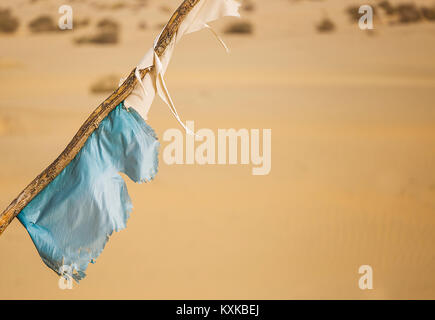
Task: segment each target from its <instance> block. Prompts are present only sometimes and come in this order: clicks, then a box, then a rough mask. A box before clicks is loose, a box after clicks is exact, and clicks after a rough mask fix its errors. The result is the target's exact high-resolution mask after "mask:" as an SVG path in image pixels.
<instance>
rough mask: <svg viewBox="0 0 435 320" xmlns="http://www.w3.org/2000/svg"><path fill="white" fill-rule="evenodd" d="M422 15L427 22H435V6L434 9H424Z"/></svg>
mask: <svg viewBox="0 0 435 320" xmlns="http://www.w3.org/2000/svg"><path fill="white" fill-rule="evenodd" d="M421 13H422V15H423V17H424V18H425V19H426V20H429V21H435V6H434V7H432V8H428V7H423V8H421Z"/></svg>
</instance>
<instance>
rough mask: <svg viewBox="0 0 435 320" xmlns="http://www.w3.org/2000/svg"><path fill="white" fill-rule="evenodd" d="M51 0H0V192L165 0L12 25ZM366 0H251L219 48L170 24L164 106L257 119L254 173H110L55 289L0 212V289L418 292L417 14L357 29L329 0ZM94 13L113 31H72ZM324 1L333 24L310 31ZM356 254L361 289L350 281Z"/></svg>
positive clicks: (160, 121) (428, 84)
mask: <svg viewBox="0 0 435 320" xmlns="http://www.w3.org/2000/svg"><path fill="white" fill-rule="evenodd" d="M64 2H65V1H57V0H52V1H36V2H32V3H30V1H24V0H13V1H12V0H8V1H6V2H5V1H3V2H2V6H6V7H10V8H11V10H13V14H14V15H16V16H18V17H19V20H20V27H19V29H18V30H17V32H16V33H14V34H12V35H9V34H8V35H5V34H0V46H1V48H2V50H1V52H0V150H1V156H0V208H5V207H6V206H7V205H8V204H9V203H10V201H11V200H12V199H13V198H14V197H15V196H17V194H18V193H19V192H20V191H21V190H22V188H23V187H24V186H26V185H27V183H29V182H30V181H31V180H32V179H33V178H34V177H35V176H36V175H37V174H38V173H39V172H40V171H41V170H42V169H44V168H45V167H46V166H47V165H48V164H49V163H50V162H51V161H52V160H53V159H55V158H56V156H57V155H58V154H59V153H60V152H61V151H62V150H63V148H64V147H65V146H66V144H67V143H68V142H69V140H70V139H71V137H72V136H73V134H74V133H75V132H76V130H77V129H78V127H79V126H80V125H81V123H82V122H83V121H84V120H85V119H86V117H87V115H88V114H89V113H90V112H91V111H92V110H93V109H94V108H95V107H96V106H97V105H98V104H99V103H100V102H101V101H102V100H103V99H104V98H105V95H104V94H93V93H92V92H91V90H90V88H91V86H92V85H93V84H94V83H95V82H96V81H98V80H99V79H100V78H101V77H104V76H106V75H108V74H119V75H125V74H127V73H129V71H130V70H131V69H132V68H133V66H134V65H135V64H136V63H137V62H138V61H139V59H140V58H141V57H142V55H143V54H144V53H145V52H146V50H148V48H149V47H150V45H151V44H152V40H153V38H154V37H155V36H156V35H157V34H158V29H157V28H156V26H158V25H161V24H162V23H165V22H166V21H167V19H168V17H169V15H170V13H169V11H171V10H173V9H174V8H175V7H176V6H177V5H178V3H179V1H175V0H173V1H170V0H168V1H146V2H145V3H147V4H146V5H143V4H141V3H142V2H140V1H135V2H134V3H135V6H136V7H134V8H132V7H131V6H129V5H121V4H120V3H121V2H119V1H95V0H94V1H74V2H71V5H72V6H73V8H74V12H75V18H77V19H79V20H82V19H87V18H89V19H90V21H89V24H88V25H86V26H83V27H80V28H77V29H74V30H73V31H68V32H65V33H64V32H52V33H41V34H32V33H31V32H30V31H29V29H28V23H29V22H30V21H31V20H32V19H35V18H36V17H38V16H40V15H42V14H48V15H51V16H53V17H58V16H59V15H58V13H57V9H58V6H59V5H60V4H64ZM377 2H378V1H354V2H353V3H352V4H351V3H349V1H347V0H330V1H288V0H269V1H260V0H256V1H252V3H253V4H254V5H255V6H254V8H253V9H252V10H250V11H243V13H242V14H243V19H244V20H243V21H249V22H251V23H252V25H253V29H252V33H250V34H223V35H222V36H223V38H224V40H225V41H226V43H227V44H228V45H229V47H230V48H231V55H229V56H228V55H226V54H225V52H224V50H222V48H221V47H220V45H219V44H218V43H217V42H216V41H215V39H214V38H213V37H212V36H211V35H210V34H209V33H208V32H205V31H204V32H200V33H198V34H193V35H189V36H188V37H186V38H185V40H184V41H183V42H181V43H180V45H179V47H178V48H177V49H176V51H175V53H174V58H173V60H172V62H171V65H170V66H169V69H168V73H167V75H166V80H167V84H168V86H169V89H170V91H171V93H172V95H173V97H174V99H175V102H176V105H177V106H178V109H179V112H180V114H181V116H182V118H183V119H185V120H194V121H195V125H196V127H197V128H211V129H213V130H217V129H218V128H249V129H250V128H260V129H261V128H271V129H272V170H271V173H270V175H268V176H262V177H260V176H252V175H251V166H243V165H234V166H218V165H215V166H200V165H174V166H170V165H166V164H165V163H164V161H163V160H162V159H161V161H160V169H159V174H158V175H157V177H156V179H155V180H154V181H153V182H152V183H149V184H144V185H135V184H134V183H132V182H131V181H128V187H129V192H130V195H131V197H132V200H133V204H134V207H135V209H134V211H133V213H132V217H131V218H130V220H129V221H128V228H127V229H126V230H124V231H122V232H120V233H117V234H115V235H113V236H112V238H111V240H110V241H109V243H108V245H107V247H106V249H105V250H104V252H103V254H102V255H101V256H100V258H99V259H98V261H97V263H96V264H95V265H91V266H90V267H89V269H88V271H89V272H88V277H87V278H86V279H85V280H83V281H82V283H81V284H80V285H79V286H77V285H76V286H75V287H74V290H71V291H61V290H59V288H58V286H57V281H58V277H57V276H56V275H55V274H54V273H53V272H52V271H50V270H49V269H48V268H46V267H45V266H44V264H43V263H42V262H41V259H40V258H39V256H38V253H37V252H36V250H35V248H34V247H33V244H32V242H31V239H30V238H29V237H28V235H27V234H26V232H25V230H24V229H23V228H22V226H21V225H20V224H19V222H18V221H14V222H13V223H12V225H11V226H10V227H9V228H8V230H7V231H6V232H5V233H4V235H2V237H1V238H0V253H1V262H2V263H0V273H2V274H7V275H8V277H6V278H4V279H2V281H0V298H1V299H9V298H33V299H40V298H60V299H69V298H84V299H88V298H153V299H158V298H170V299H172V298H178V299H190V298H197V299H210V298H228V299H232V298H235V299H236V298H237V299H250V298H255V299H269V298H275V299H288V298H313V299H317V298H356V299H360V298H373V299H378V298H435V276H434V275H433V270H434V268H435V259H434V255H433V251H434V250H433V245H434V243H435V235H434V233H433V230H434V227H435V218H434V217H435V215H434V213H435V202H434V199H435V170H434V169H433V163H435V149H434V148H433V146H434V143H435V109H434V101H435V60H434V59H433V57H434V56H435V41H434V37H435V24H434V23H433V22H430V21H429V20H424V19H422V20H419V21H418V22H416V23H393V24H391V23H390V22H391V21H394V20H395V19H396V18H394V17H390V16H388V15H386V14H385V12H384V11H383V10H382V9H380V8H376V10H377V12H378V13H379V16H376V18H375V30H374V32H372V33H368V32H365V31H361V30H360V29H359V28H358V26H357V25H356V24H355V23H354V22H352V21H350V18H349V14H347V13H346V9H347V8H348V7H349V6H350V5H358V4H363V3H364V4H365V3H371V4H376V3H377ZM390 2H391V3H393V4H399V3H401V2H402V1H399V0H398V1H390ZM405 2H409V1H405ZM132 3H133V2H132ZM414 3H416V4H418V5H419V6H422V5H427V1H414ZM132 6H133V5H132ZM162 6H163V7H165V6H166V7H167V8H164V9H162ZM107 17H109V18H111V19H114V20H116V21H117V22H118V23H119V24H120V34H119V41H118V43H116V44H110V45H109V44H106V45H98V44H94V43H91V44H83V45H80V46H78V45H77V44H76V43H75V41H74V39H76V38H78V37H82V36H88V35H89V34H93V32H95V31H96V28H97V24H98V22H99V21H101V20H102V19H104V18H107ZM325 17H327V18H328V19H330V20H331V21H332V22H333V23H334V25H335V28H334V30H333V31H332V32H327V33H319V32H318V31H317V30H316V25H317V24H318V23H319V22H320V21H322V19H324V18H325ZM143 22H146V27H145V28H144V27H140V24H141V23H143ZM232 22H234V20H231V19H225V20H224V21H222V22H218V23H214V24H213V26H214V28H215V29H216V30H217V31H218V32H219V33H221V32H222V31H224V30H225V28H226V27H227V26H228V24H229V23H232ZM6 119H7V121H6ZM149 123H150V124H151V126H153V127H154V128H155V129H156V131H157V134H158V136H159V137H160V139H161V137H162V136H163V132H164V131H165V130H166V129H168V128H178V124H177V123H176V121H175V120H174V119H173V117H172V116H171V115H170V112H169V111H168V109H167V107H166V105H164V104H163V103H162V102H161V101H160V100H156V101H155V103H154V105H153V106H152V109H151V112H150V115H149ZM165 144H166V142H163V141H162V146H163V147H164V146H165ZM363 264H370V265H371V266H372V267H373V269H374V289H373V290H367V291H362V290H360V289H359V288H358V279H359V274H358V268H359V266H360V265H363Z"/></svg>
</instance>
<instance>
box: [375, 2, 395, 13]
mask: <svg viewBox="0 0 435 320" xmlns="http://www.w3.org/2000/svg"><path fill="white" fill-rule="evenodd" d="M378 6H379V7H380V8H382V9H383V10H384V11H385V13H386V14H387V15H393V14H394V13H395V12H396V9H395V8H394V7H393V6H392V5H391V3H390V1H388V0H383V1H381V2H379V3H378Z"/></svg>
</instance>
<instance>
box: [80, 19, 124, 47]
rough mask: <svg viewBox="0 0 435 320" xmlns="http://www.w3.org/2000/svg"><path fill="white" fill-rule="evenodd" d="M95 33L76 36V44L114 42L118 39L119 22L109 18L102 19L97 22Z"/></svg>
mask: <svg viewBox="0 0 435 320" xmlns="http://www.w3.org/2000/svg"><path fill="white" fill-rule="evenodd" d="M97 29H98V31H97V33H96V34H94V35H90V36H83V37H80V38H76V39H75V40H74V41H75V43H77V44H86V43H94V44H116V43H118V41H119V30H120V27H119V24H118V23H117V22H116V21H113V20H110V19H103V20H101V21H100V22H99V23H98V24H97Z"/></svg>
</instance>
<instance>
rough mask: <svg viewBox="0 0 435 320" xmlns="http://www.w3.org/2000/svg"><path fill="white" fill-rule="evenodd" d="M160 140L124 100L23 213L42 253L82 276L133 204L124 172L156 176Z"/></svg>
mask: <svg viewBox="0 0 435 320" xmlns="http://www.w3.org/2000/svg"><path fill="white" fill-rule="evenodd" d="M158 149H159V142H158V141H157V138H156V135H155V133H154V131H153V129H152V128H151V127H149V126H148V125H147V124H146V123H145V121H144V120H143V119H142V117H141V116H140V115H139V114H138V113H137V112H136V111H135V110H133V109H131V108H130V109H129V110H126V109H125V108H124V105H123V103H121V104H120V105H118V106H117V107H116V109H114V110H113V111H111V112H110V114H109V115H108V116H107V117H106V118H105V119H104V120H103V121H102V122H101V124H100V126H99V127H98V128H97V129H96V130H95V131H94V132H93V133H92V135H91V136H90V137H89V138H88V140H87V141H86V143H85V145H84V146H83V148H82V149H81V150H80V152H79V153H78V154H77V156H76V157H75V158H74V159H73V160H72V161H71V162H70V163H69V164H68V166H67V167H66V168H65V169H64V170H63V171H62V172H61V173H60V174H59V175H58V176H57V177H56V178H55V179H54V180H53V181H52V182H51V183H50V184H49V185H48V186H47V187H46V188H45V189H44V190H42V191H41V192H40V193H39V194H38V195H37V196H36V197H35V198H34V199H33V200H32V201H31V202H30V203H29V204H28V205H27V206H26V207H25V208H24V209H23V210H22V211H21V213H20V214H19V215H18V219H19V220H20V221H21V223H22V224H23V225H24V226H25V227H26V229H27V231H28V233H29V234H30V237H31V238H32V240H33V242H34V244H35V246H36V248H37V250H38V252H39V255H40V256H41V258H42V260H43V261H44V262H45V264H46V265H47V266H49V267H50V268H51V269H53V270H54V271H55V272H57V273H58V274H63V273H64V271H65V270H72V271H73V272H72V274H70V276H72V277H73V278H74V279H75V280H76V281H78V280H80V279H82V278H83V277H84V276H85V270H86V268H87V266H88V264H89V262H92V263H94V261H95V259H96V258H97V257H98V256H99V255H100V253H101V252H102V250H103V248H104V246H105V244H106V242H107V240H108V238H109V236H110V235H111V234H112V232H113V231H119V230H121V229H124V228H125V227H126V221H127V219H128V217H129V213H130V211H131V210H132V208H133V207H132V204H131V200H130V197H129V195H128V192H127V187H126V185H125V182H124V180H123V178H122V177H121V176H120V175H119V172H123V173H125V174H126V175H127V176H128V177H129V178H130V179H132V180H133V181H135V182H145V181H150V180H151V179H153V177H154V176H155V174H156V173H157V167H158Z"/></svg>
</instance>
